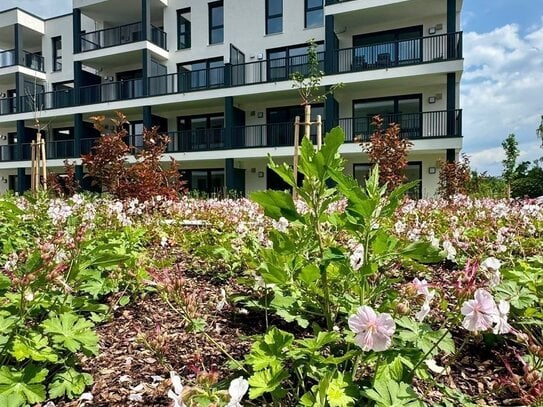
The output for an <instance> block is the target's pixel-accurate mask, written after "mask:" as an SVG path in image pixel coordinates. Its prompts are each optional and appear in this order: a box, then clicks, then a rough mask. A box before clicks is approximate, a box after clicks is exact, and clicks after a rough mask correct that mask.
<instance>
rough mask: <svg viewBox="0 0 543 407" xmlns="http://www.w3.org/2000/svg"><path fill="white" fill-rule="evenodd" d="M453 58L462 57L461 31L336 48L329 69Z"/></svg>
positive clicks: (364, 68) (355, 69) (363, 68)
mask: <svg viewBox="0 0 543 407" xmlns="http://www.w3.org/2000/svg"><path fill="white" fill-rule="evenodd" d="M457 59H462V32H456V33H451V34H442V35H432V36H428V37H420V38H413V39H408V40H401V41H391V42H383V43H379V44H372V45H365V46H359V47H353V48H345V49H339V50H337V51H335V55H334V65H333V68H332V70H333V72H334V73H347V72H360V71H369V70H376V69H388V68H394V67H401V66H408V65H420V64H427V63H432V62H443V61H451V60H457Z"/></svg>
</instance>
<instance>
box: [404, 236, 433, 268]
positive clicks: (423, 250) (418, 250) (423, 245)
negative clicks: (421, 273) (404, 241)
mask: <svg viewBox="0 0 543 407" xmlns="http://www.w3.org/2000/svg"><path fill="white" fill-rule="evenodd" d="M401 254H402V255H403V256H405V257H408V258H410V259H413V260H417V261H418V262H420V263H423V264H430V263H439V262H440V261H442V260H443V256H441V254H440V252H439V249H437V248H435V247H433V246H432V244H431V243H430V242H426V241H419V242H414V243H411V244H409V245H408V246H407V247H405V248H404V249H403V250H402V252H401Z"/></svg>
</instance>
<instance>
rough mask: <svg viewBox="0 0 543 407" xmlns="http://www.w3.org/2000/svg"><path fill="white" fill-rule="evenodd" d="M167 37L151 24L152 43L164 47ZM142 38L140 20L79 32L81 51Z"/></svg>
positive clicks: (137, 40)
mask: <svg viewBox="0 0 543 407" xmlns="http://www.w3.org/2000/svg"><path fill="white" fill-rule="evenodd" d="M167 38H168V37H167V34H166V33H165V32H164V31H163V30H162V29H160V28H158V27H155V26H154V25H151V42H152V43H153V44H155V45H158V46H159V47H160V48H163V49H166V46H167V43H168V40H167ZM143 40H145V38H143V26H142V23H141V21H138V22H136V23H131V24H125V25H120V26H117V27H111V28H105V29H103V30H98V31H92V32H88V33H83V34H81V36H80V41H81V52H86V51H94V50H96V49H101V48H108V47H115V46H118V45H123V44H130V43H133V42H139V41H143Z"/></svg>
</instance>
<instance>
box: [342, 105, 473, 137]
mask: <svg viewBox="0 0 543 407" xmlns="http://www.w3.org/2000/svg"><path fill="white" fill-rule="evenodd" d="M382 118H383V123H384V127H387V126H388V124H389V123H397V124H399V125H400V135H401V136H402V137H403V138H408V139H410V140H416V139H426V138H443V137H461V136H462V127H461V125H462V110H461V109H456V110H440V111H435V112H419V113H398V114H388V115H383V116H382ZM371 123H372V118H371V117H354V118H343V119H339V126H340V127H341V128H342V129H343V131H344V132H345V140H346V141H347V142H354V141H369V139H370V137H371V135H372V134H373V132H374V130H375V128H374V126H373V125H372V124H371Z"/></svg>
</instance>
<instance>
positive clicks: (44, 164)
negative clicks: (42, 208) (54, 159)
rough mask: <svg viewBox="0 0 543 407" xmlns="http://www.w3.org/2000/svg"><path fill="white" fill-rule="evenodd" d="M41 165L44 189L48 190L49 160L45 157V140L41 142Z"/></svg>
mask: <svg viewBox="0 0 543 407" xmlns="http://www.w3.org/2000/svg"><path fill="white" fill-rule="evenodd" d="M41 165H42V168H41V170H42V187H43V189H44V190H45V189H47V159H46V156H45V139H42V140H41Z"/></svg>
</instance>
